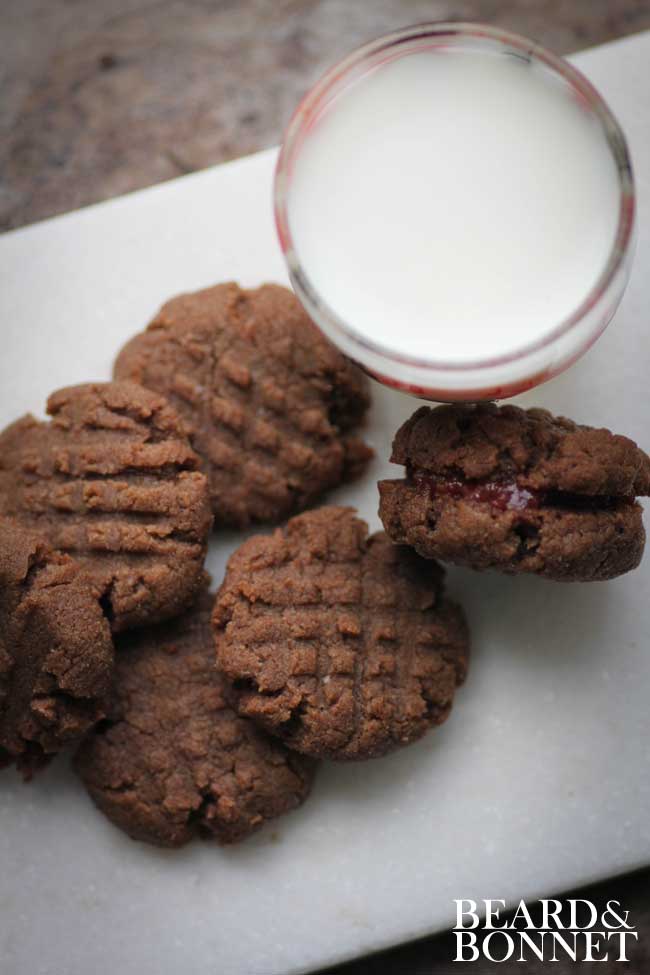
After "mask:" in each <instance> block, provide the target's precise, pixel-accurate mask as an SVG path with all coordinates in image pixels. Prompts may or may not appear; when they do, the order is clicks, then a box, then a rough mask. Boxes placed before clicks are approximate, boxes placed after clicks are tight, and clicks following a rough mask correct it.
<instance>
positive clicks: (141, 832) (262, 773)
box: [75, 591, 315, 847]
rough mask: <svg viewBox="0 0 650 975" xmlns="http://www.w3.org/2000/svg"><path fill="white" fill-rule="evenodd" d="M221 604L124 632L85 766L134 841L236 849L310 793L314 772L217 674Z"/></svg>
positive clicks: (203, 598)
mask: <svg viewBox="0 0 650 975" xmlns="http://www.w3.org/2000/svg"><path fill="white" fill-rule="evenodd" d="M213 602H214V597H213V596H212V595H211V594H210V593H208V592H207V591H205V592H203V593H201V595H200V597H199V599H198V602H197V603H196V605H195V606H194V607H193V608H192V609H191V610H189V611H188V612H186V613H185V614H184V615H182V616H179V617H177V618H176V619H175V620H173V621H172V622H171V623H166V624H162V625H160V626H158V627H147V628H144V629H141V630H135V631H133V632H132V633H129V634H124V635H123V636H122V637H121V638H120V640H119V643H118V656H117V668H116V677H115V681H114V691H113V700H112V704H111V707H110V709H109V711H108V714H107V718H106V720H105V721H103V722H102V723H101V724H100V725H98V727H97V728H96V730H95V731H94V732H93V733H92V734H90V735H89V736H88V738H87V740H86V742H85V743H84V744H83V745H82V746H81V748H80V750H79V751H78V753H77V756H76V758H75V767H76V770H77V772H78V773H79V775H80V776H81V779H82V780H83V782H84V784H85V786H86V788H87V789H88V791H89V793H90V795H91V796H92V798H93V800H94V801H95V803H96V804H97V806H98V807H99V808H100V809H101V810H102V812H104V813H105V814H106V816H108V818H109V819H110V820H112V822H113V823H115V825H116V826H119V827H120V828H121V829H123V830H124V831H125V832H126V833H128V834H129V835H130V836H132V837H133V838H134V839H139V840H145V841H146V842H148V843H153V844H155V845H157V846H171V847H175V846H181V845H183V844H184V843H187V842H188V841H189V840H191V839H192V838H193V837H194V836H197V835H200V836H202V837H204V838H210V837H212V838H215V839H217V840H218V841H219V842H220V843H236V842H238V841H239V840H242V839H244V838H245V837H246V836H249V835H250V834H251V833H254V832H255V831H256V830H257V829H259V828H260V827H261V826H263V825H264V823H265V822H267V821H268V820H270V819H274V818H275V817H277V816H280V815H281V814H282V813H286V812H290V811H291V810H292V809H295V808H296V807H297V806H299V805H300V804H301V803H302V802H303V801H304V799H305V798H306V797H307V795H308V794H309V790H310V788H311V782H312V778H313V774H314V770H315V765H314V763H313V762H311V761H310V760H309V759H307V758H304V757H303V756H301V755H296V754H294V753H292V752H289V751H288V750H287V749H286V748H285V747H284V746H283V745H282V744H281V743H280V742H279V741H277V740H275V739H272V738H270V737H269V736H268V735H266V734H265V733H264V732H263V731H260V730H259V729H257V728H256V727H255V725H254V724H253V723H252V722H251V721H248V720H247V719H246V718H240V717H238V716H237V714H236V713H235V711H234V710H233V709H232V707H231V705H230V704H229V693H230V692H229V687H228V682H227V681H226V680H225V679H224V677H223V675H222V674H221V673H220V672H219V671H218V670H217V669H216V668H215V666H214V647H213V642H212V631H211V628H210V612H211V609H212V605H213Z"/></svg>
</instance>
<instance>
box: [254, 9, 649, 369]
mask: <svg viewBox="0 0 650 975" xmlns="http://www.w3.org/2000/svg"><path fill="white" fill-rule="evenodd" d="M440 37H461V38H462V37H466V38H469V39H479V40H481V39H486V40H488V41H493V42H495V43H497V44H500V45H502V46H504V47H510V48H513V49H514V50H515V51H516V52H521V54H523V55H525V57H526V58H527V59H528V60H531V61H532V60H536V61H538V62H540V63H541V64H542V65H544V66H545V67H546V68H547V69H550V70H551V71H552V72H555V73H556V74H557V75H559V76H560V77H561V78H562V79H563V80H564V81H565V82H566V83H567V84H568V85H569V86H570V87H571V88H573V90H574V91H576V92H577V93H578V94H579V95H580V96H581V97H582V99H583V100H584V101H585V102H586V104H587V105H588V107H589V110H590V111H591V113H592V114H593V115H595V116H596V118H597V119H598V121H599V123H600V126H601V129H602V132H603V135H604V137H605V140H606V142H607V145H608V147H609V149H610V152H611V154H612V157H613V159H614V162H615V164H616V171H617V178H618V188H619V200H620V203H619V217H618V224H617V228H616V235H615V237H614V241H613V244H612V247H611V250H610V252H609V256H608V259H607V262H606V264H605V266H604V268H603V270H602V271H601V273H600V274H599V276H598V278H597V279H596V282H595V284H594V285H593V286H592V287H591V288H590V290H589V291H588V293H587V295H586V296H585V298H584V299H583V301H582V302H581V303H580V304H579V305H578V307H577V308H576V309H575V310H574V311H573V312H572V313H571V314H570V315H569V316H567V317H566V318H564V319H563V320H562V321H561V322H560V323H559V324H558V325H556V326H555V327H554V328H552V329H551V330H549V332H548V333H547V334H546V335H544V336H543V337H542V338H539V339H536V340H535V341H533V342H529V343H527V344H524V345H521V346H519V347H517V348H516V349H515V350H513V351H511V352H508V353H505V354H502V355H498V356H490V357H485V358H481V359H473V360H462V361H461V362H459V361H450V360H443V359H431V358H428V357H425V356H413V355H406V354H404V353H402V352H399V351H397V350H396V349H393V348H391V347H390V346H388V345H384V344H383V343H381V342H377V341H375V340H373V339H371V338H368V337H367V336H366V335H363V334H362V333H360V332H358V331H357V330H356V329H355V328H354V326H353V325H352V324H350V323H348V322H346V321H344V320H343V319H342V318H341V317H340V316H339V315H338V314H337V313H336V312H335V311H334V310H333V309H332V308H330V306H329V305H328V304H327V302H326V301H325V299H324V298H323V297H322V296H321V295H320V293H319V292H318V290H317V289H316V288H315V287H314V286H313V285H312V283H311V281H310V279H309V276H308V274H307V273H306V271H305V269H304V268H303V266H302V264H301V262H300V259H299V257H298V254H297V251H296V248H295V246H294V242H293V238H292V234H291V229H290V226H289V217H288V212H287V208H288V196H289V193H288V184H289V181H290V169H291V164H292V161H293V158H294V154H295V152H296V150H299V148H300V145H301V140H302V137H303V135H304V134H305V130H306V129H308V128H309V125H310V124H311V122H312V120H313V118H314V115H316V114H318V112H319V111H320V108H321V106H322V103H323V101H324V99H325V98H326V97H327V95H328V94H330V93H331V91H332V89H334V88H335V87H336V86H337V85H339V84H340V83H341V82H343V81H344V80H345V78H346V76H347V75H349V74H350V73H351V72H352V71H353V70H354V69H355V68H356V67H358V66H359V65H362V64H363V62H364V61H366V60H369V59H371V58H372V57H373V56H375V55H377V54H378V53H381V52H382V51H386V52H388V51H390V50H394V49H395V48H399V47H401V46H403V45H405V44H406V43H408V42H414V41H416V42H418V41H419V42H422V41H426V40H427V39H429V38H431V39H437V38H440ZM409 53H415V51H413V50H412V51H411V52H409ZM400 56H408V54H407V53H405V54H404V55H399V54H397V55H396V57H400ZM273 205H274V216H275V224H276V229H277V233H278V238H279V240H280V246H281V248H282V251H283V254H284V257H285V260H286V262H287V266H288V269H289V275H290V278H291V280H292V283H293V284H294V285H295V286H297V290H298V291H299V292H301V293H302V294H304V296H305V298H306V299H307V301H308V302H310V303H311V304H312V305H313V306H314V308H316V309H317V310H318V312H319V313H320V314H322V315H323V317H324V318H325V319H326V320H327V322H328V325H329V326H331V327H332V330H333V331H334V332H341V333H343V335H344V336H345V337H346V338H347V339H348V340H349V341H351V342H353V343H355V344H356V345H359V346H362V347H364V348H366V349H367V350H368V351H369V352H371V353H373V354H374V355H377V356H379V357H381V358H383V359H387V360H392V361H398V362H400V363H401V364H403V365H407V366H408V365H411V366H415V367H419V368H424V369H431V370H432V371H435V370H439V371H441V372H455V373H464V372H475V371H477V370H482V369H492V368H495V367H499V366H503V365H507V364H509V363H512V362H518V361H521V360H525V359H526V357H528V356H530V355H534V354H535V353H537V352H540V351H543V350H544V349H547V348H549V347H550V346H552V345H553V344H554V343H555V342H556V341H557V340H558V339H560V338H562V337H563V336H564V335H566V334H567V333H569V332H570V331H571V330H572V329H573V328H575V327H576V326H578V325H579V324H580V323H581V321H582V320H583V319H584V318H585V317H586V316H587V315H588V313H589V312H590V311H591V310H592V309H593V308H594V307H595V306H596V305H598V304H599V303H600V302H601V301H602V300H603V299H604V298H606V296H607V294H608V291H609V289H610V286H612V285H613V284H614V283H615V280H616V278H617V276H618V274H619V272H620V271H621V270H622V269H623V268H624V265H625V261H626V259H627V257H628V253H629V251H630V248H631V245H632V241H633V232H634V222H635V211H636V193H635V186H634V176H633V170H632V162H631V158H630V153H629V149H628V145H627V140H626V138H625V135H624V133H623V130H622V129H621V126H620V125H619V123H618V121H617V119H616V117H615V116H614V114H613V112H612V111H611V109H610V108H609V106H608V105H607V103H606V101H605V99H604V98H603V97H602V95H600V93H599V92H598V91H597V89H596V88H595V87H594V86H593V85H592V83H591V82H590V81H589V80H588V79H587V78H586V77H585V76H584V75H583V74H582V72H581V71H579V70H578V69H577V68H575V67H574V66H573V65H572V64H570V63H569V62H568V61H566V60H565V59H564V58H562V57H560V56H559V55H555V54H553V53H551V52H550V51H548V50H547V49H546V48H544V47H543V46H542V45H540V44H538V43H537V42H535V41H532V40H530V39H528V38H526V37H524V36H522V35H521V34H516V33H513V32H511V31H507V30H502V29H501V28H499V27H492V26H490V25H486V24H479V23H469V22H458V23H456V22H453V21H440V22H431V23H424V24H417V25H414V26H410V27H404V28H400V29H399V30H396V31H393V32H391V33H389V34H385V35H382V36H381V37H378V38H376V39H374V40H372V41H369V42H367V43H366V44H364V45H362V46H361V47H359V48H356V49H355V50H354V51H352V52H351V53H350V54H348V55H346V56H345V57H343V58H342V59H341V60H340V61H338V62H336V63H335V64H334V65H333V66H332V67H331V68H329V69H328V70H327V71H326V72H325V73H324V74H323V75H322V76H321V78H320V79H319V80H318V81H317V82H316V83H315V84H314V85H313V86H312V87H311V88H310V89H309V91H307V93H306V94H305V95H304V96H303V98H302V99H301V101H300V102H299V103H298V105H297V107H296V109H295V110H294V112H293V115H292V116H291V119H290V120H289V124H288V125H287V128H286V130H285V133H284V138H283V141H282V145H281V148H280V152H279V155H278V159H277V162H276V166H275V176H274V186H273ZM433 318H434V316H432V320H433ZM606 325H607V322H605V324H604V325H602V326H601V327H600V330H599V331H597V332H595V334H594V336H593V339H594V340H595V338H597V337H598V335H599V334H600V333H601V332H602V331H603V330H604V328H605V327H606ZM589 344H591V342H590V343H589Z"/></svg>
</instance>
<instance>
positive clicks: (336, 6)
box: [0, 0, 650, 229]
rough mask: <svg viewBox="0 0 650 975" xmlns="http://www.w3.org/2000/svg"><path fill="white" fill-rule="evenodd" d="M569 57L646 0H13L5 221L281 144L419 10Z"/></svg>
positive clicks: (6, 56) (6, 25)
mask: <svg viewBox="0 0 650 975" xmlns="http://www.w3.org/2000/svg"><path fill="white" fill-rule="evenodd" d="M436 19H451V20H483V21H487V22H490V23H495V24H499V25H501V26H506V27H509V28H511V29H513V30H517V31H520V32H521V33H524V34H527V35H529V36H531V37H534V38H536V39H538V40H540V41H542V42H543V43H545V44H546V45H547V46H549V47H550V48H552V49H553V50H555V51H557V52H558V53H566V52H569V51H574V50H578V49H579V48H582V47H588V46H590V45H594V44H598V43H601V42H602V41H606V40H608V39H610V38H613V37H619V36H622V35H623V34H626V33H632V32H635V31H638V30H642V29H645V28H649V27H650V3H649V2H647V0H545V2H544V3H540V2H539V0H4V2H3V4H2V11H1V12H0V22H1V23H2V27H3V31H2V33H3V36H4V39H5V44H4V48H3V58H2V65H0V77H1V78H2V89H1V90H2V95H1V96H0V135H1V139H0V228H1V229H7V228H10V227H19V226H21V225H23V224H26V223H31V222H33V221H35V220H40V219H42V218H43V217H48V216H52V215H53V214H56V213H62V212H64V211H66V210H71V209H74V208H76V207H79V206H84V205H86V204H88V203H94V202H96V201H98V200H104V199H108V198H110V197H112V196H116V195H117V194H120V193H126V192H128V191H129V190H135V189H139V188H140V187H143V186H148V185H150V184H151V183H156V182H159V181H160V180H164V179H169V178H171V177H173V176H178V175H180V174H182V173H187V172H191V171H192V170H194V169H201V168H202V167H205V166H210V165H212V164H214V163H218V162H222V161H224V160H227V159H232V158H235V157H237V156H241V155H244V154H246V153H249V152H253V151H255V150H256V149H260V148H264V147H266V146H270V145H273V144H275V143H277V142H278V140H279V138H280V135H281V132H282V129H283V127H284V125H285V124H286V122H287V120H288V118H289V115H290V114H291V111H292V109H293V107H294V106H295V104H296V102H297V100H298V98H299V97H300V95H301V94H302V93H303V92H304V91H305V89H306V88H307V87H308V86H309V85H310V83H311V82H312V81H314V80H315V78H316V77H317V76H318V75H319V73H320V72H321V71H322V70H323V69H324V68H325V67H326V66H327V65H329V64H330V63H331V62H332V61H334V60H335V59H336V58H338V57H340V56H341V55H343V54H344V53H346V52H347V51H349V50H350V49H352V48H353V47H354V46H356V45H357V44H359V43H360V42H362V41H363V40H367V39H369V38H371V37H373V36H376V35H378V34H381V33H383V32H386V31H388V30H391V29H393V28H395V27H399V26H403V25H404V24H407V23H416V22H418V21H420V22H421V21H425V20H436Z"/></svg>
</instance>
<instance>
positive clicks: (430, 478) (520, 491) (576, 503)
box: [409, 471, 634, 511]
mask: <svg viewBox="0 0 650 975" xmlns="http://www.w3.org/2000/svg"><path fill="white" fill-rule="evenodd" d="M409 480H410V481H411V482H412V483H413V484H415V485H417V486H418V487H426V488H427V490H428V491H429V495H430V497H431V498H432V499H433V498H440V497H446V498H455V499H457V500H463V501H475V502H477V503H479V504H489V505H491V506H492V507H493V508H496V509H497V511H535V510H537V509H538V508H540V507H541V506H542V505H546V506H548V507H555V508H571V509H574V510H582V511H584V510H594V509H596V508H599V509H602V508H613V507H615V506H616V505H618V504H632V503H633V502H634V498H627V497H612V496H610V495H586V494H571V493H569V492H567V491H537V490H535V489H534V488H525V487H521V486H520V485H519V484H517V483H516V481H461V480H459V479H457V478H452V477H436V476H435V475H434V474H427V473H424V472H418V471H412V472H411V473H410V475H409Z"/></svg>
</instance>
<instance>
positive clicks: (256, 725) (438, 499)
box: [0, 284, 650, 846]
mask: <svg viewBox="0 0 650 975" xmlns="http://www.w3.org/2000/svg"><path fill="white" fill-rule="evenodd" d="M369 403H370V400H369V390H368V383H367V381H366V379H365V377H364V376H363V374H362V373H361V372H360V371H359V370H358V369H357V368H356V367H355V366H353V365H352V364H351V363H349V362H348V361H347V360H346V359H345V358H344V357H343V356H342V355H341V354H340V353H339V352H338V351H337V350H336V349H335V348H334V347H333V346H332V345H330V344H329V342H327V341H326V340H325V339H324V338H323V336H322V335H321V334H320V333H319V332H318V330H317V329H316V328H315V327H314V325H313V324H312V323H311V322H310V321H309V319H308V318H307V317H306V315H305V313H304V311H303V310H302V307H301V306H300V304H299V303H298V301H297V300H296V299H295V297H294V296H293V295H292V294H291V292H289V291H287V290H286V289H284V288H281V287H278V286H275V285H265V286H263V287H261V288H259V289H257V290H255V291H244V290H242V289H241V288H239V287H238V286H237V285H235V284H224V285H218V286H216V287H214V288H210V289H207V290H205V291H201V292H198V293H196V294H190V295H182V296H180V297H178V298H175V299H173V300H172V301H170V302H168V303H167V304H166V305H165V306H164V307H163V308H162V309H161V311H160V312H159V313H158V315H157V316H156V317H155V318H154V319H153V321H152V322H151V324H150V325H149V327H148V328H147V329H146V330H145V331H144V332H143V333H141V334H140V335H137V336H136V337H135V338H134V339H132V340H131V342H129V343H128V344H127V345H126V346H125V347H124V349H122V351H121V352H120V354H119V356H118V358H117V362H116V365H115V376H114V381H113V382H110V383H90V384H86V385H82V386H77V387H73V388H69V389H64V390H60V391H59V392H56V393H54V394H53V395H52V396H51V397H50V398H49V400H48V404H47V411H48V414H49V416H50V419H49V420H48V421H47V422H45V421H38V420H36V419H34V418H33V417H31V416H27V417H23V418H22V419H19V420H17V421H16V422H15V423H13V424H12V425H11V426H9V427H8V428H7V429H6V430H5V431H3V432H2V433H0V764H3V765H11V764H14V765H16V766H17V767H18V768H19V769H20V770H21V771H22V772H23V774H24V776H25V777H26V778H30V777H31V776H32V775H33V774H34V773H35V772H36V771H37V770H38V769H40V768H41V767H42V766H44V765H45V764H46V763H47V762H48V761H49V760H50V759H51V758H52V757H53V756H54V755H55V754H56V753H57V752H58V751H60V750H61V749H63V748H65V747H67V746H71V745H74V746H76V747H77V750H76V755H75V759H74V764H75V767H76V769H77V771H78V773H79V775H80V777H81V779H82V781H83V782H84V784H85V786H86V788H87V789H88V791H89V793H90V795H91V796H92V797H93V799H94V800H95V802H96V804H97V805H98V806H99V808H100V809H102V811H103V812H104V813H105V814H106V815H107V816H108V817H109V819H111V820H112V821H113V822H114V823H115V824H116V825H118V826H119V827H121V828H122V829H123V830H125V831H126V832H127V833H128V834H129V835H130V836H132V837H134V838H137V839H141V840H145V841H148V842H151V843H156V844H158V845H162V846H178V845H181V844H183V843H185V842H187V841H188V840H189V839H191V838H192V837H193V836H195V835H197V834H198V835H202V836H212V837H216V839H217V840H218V841H220V842H222V843H232V842H235V841H238V840H240V839H242V838H244V837H245V836H247V835H249V834H250V833H251V832H253V831H254V830H255V829H257V828H258V827H259V826H261V825H262V824H263V823H264V822H265V821H266V820H268V819H271V818H273V817H276V816H278V815H280V814H282V813H284V812H287V811H289V810H291V809H293V808H295V807H296V806H298V805H299V804H300V803H301V802H302V801H303V800H304V799H305V798H306V796H307V795H308V793H309V790H310V786H311V783H312V779H313V775H314V771H315V768H316V764H317V762H318V761H319V760H333V761H346V760H362V759H369V758H375V757H379V756H381V755H385V754H386V753H388V752H390V751H392V750H394V749H396V748H399V747H401V746H403V745H407V744H409V743H411V742H413V741H416V740H417V739H419V738H421V737H422V735H424V734H425V733H426V732H427V730H429V729H430V728H432V727H434V726H435V725H438V724H440V723H441V722H442V721H444V720H445V718H446V717H447V715H448V714H449V711H450V709H451V706H452V702H453V698H454V694H455V691H456V688H457V687H458V686H459V685H460V684H461V683H462V682H463V680H464V679H465V675H466V672H467V663H468V656H469V635H468V629H467V625H466V622H465V619H464V616H463V613H462V610H461V609H460V607H459V606H458V605H456V604H455V603H454V602H452V601H450V600H449V599H448V598H447V597H446V596H445V593H444V571H443V569H442V568H441V566H440V565H439V563H438V561H436V560H438V559H440V560H443V561H450V562H455V563H458V564H460V565H466V566H470V567H473V568H476V569H483V568H488V567H492V568H497V569H501V570H503V571H504V572H507V573H513V572H533V573H536V574H538V575H542V576H546V577H548V578H552V579H558V580H573V579H577V580H602V579H608V578H612V577H613V576H615V575H619V574H621V573H623V572H626V571H628V570H630V569H632V568H634V567H635V566H636V565H638V563H639V561H640V559H641V556H642V552H643V546H644V533H643V525H642V521H641V508H640V506H639V504H638V502H637V501H636V498H637V496H639V495H648V494H650V459H649V458H648V457H647V456H646V455H645V454H644V453H643V452H642V451H641V450H640V449H639V448H638V447H637V446H636V445H635V444H634V443H632V442H631V441H630V440H628V439H626V438H625V437H620V436H614V435H613V434H611V433H609V431H607V430H593V429H590V428H587V427H581V426H577V425H576V424H574V423H572V422H571V421H569V420H565V419H558V418H554V417H552V416H551V415H550V414H548V413H547V412H545V411H542V410H529V411H523V410H520V409H517V408H515V407H509V406H506V407H502V408H497V407H495V406H492V405H482V406H474V407H470V406H463V407H440V408H438V409H433V410H432V409H429V408H422V409H421V410H418V411H417V412H416V413H415V415H414V416H413V417H412V418H411V419H410V420H409V421H408V422H407V423H406V424H405V425H404V426H403V427H402V429H401V430H400V431H399V432H398V433H397V436H396V438H395V441H394V445H393V456H392V460H393V461H394V462H395V463H397V464H401V465H403V466H404V468H405V476H404V478H402V479H401V480H394V481H383V482H381V483H380V484H379V491H380V496H381V503H380V516H381V519H382V521H383V524H384V528H385V533H384V532H381V533H377V534H374V535H370V536H369V534H368V528H367V526H366V525H365V524H364V522H363V521H361V520H360V519H359V518H358V517H357V516H356V514H355V512H354V511H353V510H352V509H350V508H341V507H320V508H313V505H314V504H318V503H319V502H320V500H321V499H322V497H323V495H324V494H325V493H326V492H327V490H329V489H330V488H333V487H335V486H337V485H339V484H341V483H343V482H345V481H346V480H348V479H350V478H352V477H355V476H356V475H357V474H359V473H360V472H362V471H363V470H364V468H365V466H366V464H367V462H368V460H369V459H370V457H371V451H370V450H369V448H368V447H367V446H366V445H365V444H364V443H363V441H362V440H361V439H360V438H359V437H358V435H357V430H358V428H359V426H360V425H361V424H362V422H363V419H364V415H365V414H366V412H367V410H368V407H369ZM287 518H288V519H289V520H288V521H286V523H285V519H287ZM278 523H279V524H280V527H276V529H275V531H274V532H273V533H272V534H260V535H254V536H252V537H249V538H248V540H247V541H245V542H244V543H243V544H242V545H241V546H240V547H239V549H238V550H237V551H236V552H235V553H234V554H233V556H232V557H231V559H230V561H229V563H228V567H227V571H226V575H225V578H224V579H223V580H220V582H221V585H220V588H219V589H218V591H217V592H216V594H211V593H210V591H209V579H208V577H207V575H206V573H205V570H204V561H205V556H206V551H207V544H208V536H209V534H210V532H211V530H212V528H213V527H214V528H215V529H216V530H217V533H218V530H219V529H220V528H224V527H229V528H236V529H243V528H249V527H250V526H254V525H278ZM216 539H217V542H218V534H217V536H216Z"/></svg>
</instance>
